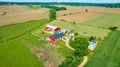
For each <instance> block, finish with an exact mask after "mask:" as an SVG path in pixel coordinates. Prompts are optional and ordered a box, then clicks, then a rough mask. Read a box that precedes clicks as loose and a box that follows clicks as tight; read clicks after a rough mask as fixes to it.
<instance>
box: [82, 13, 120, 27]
mask: <svg viewBox="0 0 120 67" xmlns="http://www.w3.org/2000/svg"><path fill="white" fill-rule="evenodd" d="M81 24H85V25H90V26H97V27H102V28H109V27H111V26H117V27H119V28H120V14H105V15H102V16H99V17H97V18H94V19H91V20H88V21H85V22H83V23H81Z"/></svg>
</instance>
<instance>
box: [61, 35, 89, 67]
mask: <svg viewBox="0 0 120 67" xmlns="http://www.w3.org/2000/svg"><path fill="white" fill-rule="evenodd" d="M69 44H70V45H71V46H72V47H73V48H74V49H75V51H74V52H73V54H72V55H71V56H68V57H67V58H66V60H65V61H63V62H62V64H60V65H59V67H77V66H78V65H79V64H80V61H82V57H83V56H86V55H87V54H88V45H89V43H88V40H87V39H86V38H81V37H76V38H75V40H74V41H72V40H70V43H69Z"/></svg>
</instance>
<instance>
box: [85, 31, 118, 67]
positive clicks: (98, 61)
mask: <svg viewBox="0 0 120 67" xmlns="http://www.w3.org/2000/svg"><path fill="white" fill-rule="evenodd" d="M119 56H120V32H119V31H113V32H111V34H110V35H109V37H108V38H107V39H106V40H105V42H104V43H103V44H102V46H101V47H100V49H99V50H98V51H97V52H96V53H95V54H94V56H93V57H92V58H91V60H90V61H88V63H87V64H86V66H85V67H119V66H120V64H119V63H120V61H119V60H120V58H119Z"/></svg>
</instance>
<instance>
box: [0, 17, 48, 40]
mask: <svg viewBox="0 0 120 67" xmlns="http://www.w3.org/2000/svg"><path fill="white" fill-rule="evenodd" d="M46 23H47V21H46V20H45V19H43V20H36V21H30V22H26V23H21V24H14V25H8V26H1V27H0V42H2V41H4V40H10V39H14V38H16V37H19V36H21V35H23V34H25V33H27V32H29V31H31V30H33V29H35V28H38V27H40V26H42V25H44V24H46Z"/></svg>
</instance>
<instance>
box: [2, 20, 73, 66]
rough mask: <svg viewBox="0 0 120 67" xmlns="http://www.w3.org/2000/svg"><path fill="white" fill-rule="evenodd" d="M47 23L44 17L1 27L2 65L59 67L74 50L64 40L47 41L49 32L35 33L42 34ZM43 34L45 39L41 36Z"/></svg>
mask: <svg viewBox="0 0 120 67" xmlns="http://www.w3.org/2000/svg"><path fill="white" fill-rule="evenodd" d="M47 23H48V22H47V21H46V20H45V19H43V20H36V21H30V22H26V23H20V24H14V25H8V26H4V27H0V34H2V35H0V41H1V43H0V59H1V60H0V65H1V66H2V67H8V66H17V67H21V66H22V67H26V66H27V67H44V66H45V67H51V66H55V67H58V65H59V64H60V63H61V62H62V61H63V60H64V59H65V57H66V56H67V55H70V54H71V53H72V51H71V50H69V49H68V48H67V47H66V46H65V45H64V44H65V43H64V42H63V41H60V42H58V43H56V44H52V43H49V42H47V41H46V40H45V38H46V37H47V36H49V34H43V35H40V36H39V37H38V36H37V35H34V34H33V33H36V32H37V33H39V34H40V32H41V31H42V30H43V29H44V26H45V25H46V24H47ZM12 30H13V31H12ZM38 30H41V31H40V32H39V31H38ZM13 34H14V35H13ZM42 36H43V39H42V38H40V37H42ZM4 51H6V52H4ZM5 63H8V64H5Z"/></svg>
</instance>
